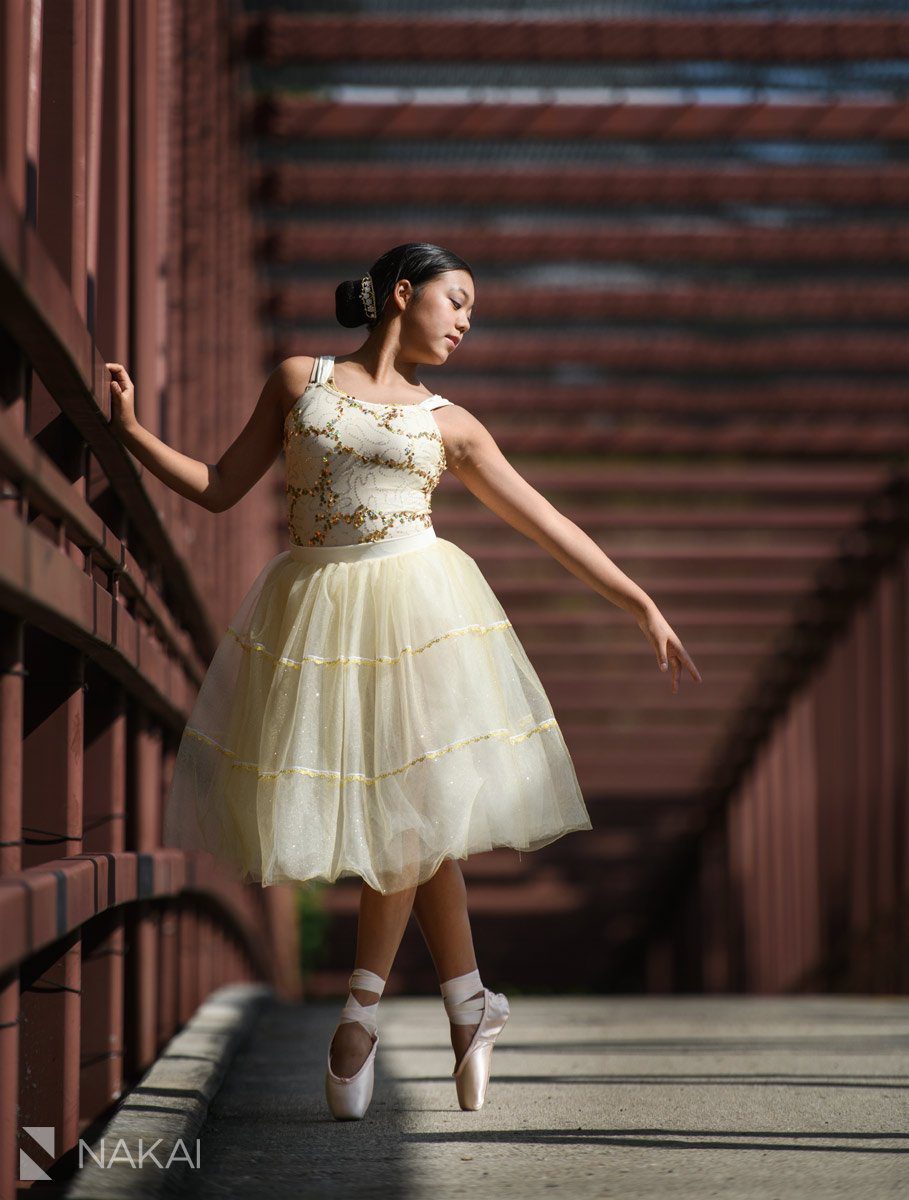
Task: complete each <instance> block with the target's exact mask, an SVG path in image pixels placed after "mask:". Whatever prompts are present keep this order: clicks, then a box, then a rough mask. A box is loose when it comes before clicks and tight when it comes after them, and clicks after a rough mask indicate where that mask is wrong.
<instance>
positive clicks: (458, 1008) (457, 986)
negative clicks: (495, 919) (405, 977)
mask: <svg viewBox="0 0 909 1200" xmlns="http://www.w3.org/2000/svg"><path fill="white" fill-rule="evenodd" d="M480 988H483V995H482V996H476V997H474V998H473V999H471V997H472V996H473V993H474V992H476V991H478V990H479V989H480ZM442 996H443V998H444V1001H445V1009H446V1011H447V1013H448V1019H449V1020H450V1021H451V1023H452V1024H453V1025H474V1024H476V1023H477V1014H478V1013H480V1016H479V1024H478V1025H477V1028H476V1031H475V1033H474V1035H473V1038H472V1039H471V1042H470V1045H469V1046H468V1047H467V1049H466V1050H465V1051H464V1054H463V1056H462V1058H461V1061H460V1062H459V1063H458V1065H457V1067H456V1068H455V1069H454V1071H452V1073H451V1074H452V1078H453V1079H454V1081H455V1087H456V1089H457V1093H458V1104H460V1106H461V1108H462V1109H463V1110H464V1111H465V1112H476V1110H477V1109H479V1108H482V1107H483V1103H484V1101H485V1100H486V1089H487V1087H488V1085H489V1068H490V1065H491V1060H492V1048H493V1046H494V1045H495V1040H496V1038H497V1037H498V1036H499V1034H500V1033H501V1032H502V1030H503V1029H504V1028H505V1022H506V1021H507V1020H508V1017H509V1013H510V1009H509V1006H508V1000H507V999H506V997H505V996H504V995H503V994H502V993H501V992H491V991H490V990H489V988H484V987H483V985H482V983H481V982H480V974H479V971H468V973H467V974H466V975H459V976H458V977H457V978H456V979H449V980H446V982H445V983H443V984H442Z"/></svg>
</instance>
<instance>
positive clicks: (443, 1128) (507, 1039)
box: [180, 996, 909, 1200]
mask: <svg viewBox="0 0 909 1200" xmlns="http://www.w3.org/2000/svg"><path fill="white" fill-rule="evenodd" d="M341 1003H342V1001H340V1000H339V1001H338V1002H336V1003H331V1004H326V1003H325V1002H322V1001H319V1002H310V1003H307V1004H305V1005H303V1006H302V1007H292V1006H287V1005H282V1004H279V1003H277V1002H275V1001H274V999H273V998H272V999H270V1000H269V1002H268V1003H266V1005H265V1006H264V1007H263V1008H261V1010H260V1012H261V1015H260V1017H259V1019H258V1021H257V1022H256V1023H255V1025H254V1026H253V1028H252V1031H251V1033H250V1034H249V1035H248V1037H247V1038H246V1041H245V1043H244V1044H243V1045H241V1047H240V1049H239V1051H238V1052H237V1053H236V1056H235V1057H234V1058H233V1061H232V1063H231V1065H230V1067H229V1069H228V1071H227V1074H226V1076H225V1079H224V1082H223V1084H222V1086H221V1088H220V1090H219V1091H218V1092H217V1094H216V1095H215V1097H214V1099H213V1101H212V1103H211V1105H210V1108H209V1110H208V1115H207V1120H206V1123H205V1125H204V1127H203V1129H202V1134H201V1160H202V1165H201V1168H200V1169H192V1170H189V1171H187V1172H186V1174H185V1175H184V1177H183V1185H182V1191H181V1193H180V1194H181V1195H182V1196H184V1197H187V1198H188V1197H193V1200H214V1198H215V1197H267V1198H268V1200H284V1198H285V1197H287V1198H288V1200H291V1198H293V1200H298V1198H309V1197H313V1198H314V1197H332V1198H338V1200H355V1198H357V1200H371V1198H372V1197H380V1196H381V1197H387V1198H390V1200H391V1198H394V1197H414V1198H422V1197H427V1198H432V1200H448V1198H450V1197H451V1198H453V1197H465V1198H468V1197H469V1198H470V1200H476V1198H478V1197H480V1198H484V1197H496V1198H498V1197H511V1196H513V1197H520V1198H522V1200H524V1198H527V1197H537V1196H551V1195H553V1194H556V1195H562V1196H566V1197H571V1198H572V1200H574V1198H579V1200H580V1198H582V1197H611V1196H614V1197H617V1198H618V1197H621V1198H622V1200H643V1198H644V1197H647V1198H650V1197H657V1196H660V1197H663V1196H666V1195H669V1196H671V1197H673V1198H674V1200H682V1198H688V1197H691V1198H692V1200H695V1198H696V1200H707V1198H708V1197H722V1198H723V1200H732V1198H737V1197H749V1198H751V1197H754V1198H755V1200H756V1198H758V1197H759V1198H760V1200H772V1198H774V1197H778V1198H779V1200H793V1198H796V1197H798V1198H801V1197H818V1198H819V1200H821V1198H823V1200H837V1198H838V1197H849V1200H865V1198H867V1200H889V1198H890V1197H893V1198H894V1200H896V1198H897V1197H900V1198H905V1197H907V1196H909V999H907V998H902V997H895V998H889V999H878V998H858V999H855V998H848V997H840V996H836V997H821V996H817V997H808V998H801V999H793V998H779V997H767V998H763V997H761V998H740V997H715V996H714V997H709V996H704V997H702V996H684V997H680V998H671V997H665V998H662V997H661V998H638V997H629V996H623V997H578V996H571V997H567V998H553V999H547V998H536V997H533V998H530V997H527V998H525V997H514V998H512V1000H511V1011H512V1015H511V1019H510V1021H509V1023H508V1025H507V1026H506V1028H505V1032H504V1033H503V1034H502V1036H501V1037H500V1039H499V1042H498V1043H497V1046H496V1050H495V1052H494V1054H493V1075H492V1079H491V1081H490V1085H489V1094H488V1097H487V1101H486V1105H485V1107H484V1108H483V1109H482V1110H480V1111H479V1112H477V1113H465V1112H461V1110H460V1109H459V1108H458V1105H457V1099H456V1096H455V1089H454V1083H453V1081H452V1080H451V1079H450V1077H449V1074H450V1072H451V1069H452V1066H453V1054H452V1051H451V1048H450V1045H449V1044H448V1042H447V1033H448V1027H447V1023H446V1021H445V1017H444V1011H443V1009H442V1004H441V1000H440V999H439V1000H436V999H434V998H433V999H427V998H413V999H408V998H399V997H388V998H385V999H383V1000H382V1002H381V1006H380V1010H379V1031H380V1043H379V1051H378V1060H377V1074H376V1087H375V1093H374V1097H373V1102H372V1106H371V1108H370V1110H369V1112H368V1114H367V1116H366V1118H365V1119H364V1120H363V1121H359V1122H338V1121H335V1120H333V1118H332V1116H331V1114H330V1112H329V1111H328V1108H327V1106H326V1103H325V1100H324V1095H323V1078H324V1071H325V1055H326V1051H327V1047H328V1042H329V1039H330V1037H331V1034H332V1031H333V1029H334V1026H335V1024H336V1022H337V1017H338V1013H339V1011H340V1007H341Z"/></svg>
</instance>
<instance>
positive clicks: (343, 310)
mask: <svg viewBox="0 0 909 1200" xmlns="http://www.w3.org/2000/svg"><path fill="white" fill-rule="evenodd" d="M445 271H467V273H468V274H469V275H470V277H471V279H473V271H471V269H470V267H469V266H468V265H467V263H466V262H464V260H463V258H459V257H458V256H457V254H453V253H452V252H451V251H450V250H445V249H444V248H443V247H442V246H434V245H433V244H432V243H431V242H405V243H404V245H403V246H395V247H394V248H393V249H391V250H387V251H386V252H385V253H384V254H383V255H382V257H381V258H377V259H376V261H375V262H374V263H373V264H372V266H371V267H370V268H369V274H370V275H371V276H372V285H373V291H374V292H375V294H376V315H375V317H369V316H367V313H366V309H365V308H364V306H363V299H362V297H361V295H360V282H361V279H362V276H361V277H360V279H345V280H344V282H343V283H339V284H338V286H337V288H336V289H335V316H336V317H337V318H338V321H339V323H340V324H341V325H343V326H344V327H345V328H346V329H354V328H356V326H357V325H367V326H368V327H369V330H370V332H371V331H372V330H373V329H375V327H376V326H377V325H378V324H379V322H380V321H381V320H382V313H383V311H384V309H385V302H386V301H387V300H388V297H389V296H390V295H391V293H392V292H393V291H394V286H395V284H396V283H397V282H398V280H399V279H409V280H410V282H411V283H412V284H413V288H414V294H415V295H417V296H419V294H420V292H421V291H422V290H423V286H424V285H425V284H427V283H429V281H430V280H431V279H435V277H436V276H437V275H442V274H443V273H444V272H445Z"/></svg>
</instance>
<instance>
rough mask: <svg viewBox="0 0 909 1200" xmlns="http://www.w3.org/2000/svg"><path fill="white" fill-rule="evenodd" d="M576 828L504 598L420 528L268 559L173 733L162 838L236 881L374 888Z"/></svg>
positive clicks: (540, 842) (547, 723)
mask: <svg viewBox="0 0 909 1200" xmlns="http://www.w3.org/2000/svg"><path fill="white" fill-rule="evenodd" d="M590 828H591V822H590V817H589V815H588V812H587V809H586V807H585V804H584V800H583V797H582V794H581V790H580V787H579V786H578V780H577V776H576V774H575V770H574V766H573V764H572V761H571V758H570V756H569V753H568V750H567V748H566V746H565V742H564V740H563V738H562V733H561V731H560V729H559V726H558V724H557V723H556V720H555V717H554V716H553V713H552V709H551V707H550V704H549V701H548V700H547V698H546V694H545V692H544V691H543V687H542V685H541V683H540V680H539V678H538V677H537V674H536V672H535V671H534V669H533V667H532V665H531V663H530V661H529V660H528V658H527V655H526V653H525V652H524V649H523V647H522V645H521V643H520V642H519V640H518V638H517V636H516V634H515V632H514V630H513V629H512V627H511V624H510V622H509V620H508V618H507V616H506V615H505V611H504V609H503V608H502V606H501V605H500V604H499V602H498V600H497V599H496V597H495V594H494V593H493V592H492V590H491V588H490V587H489V585H488V583H487V582H486V580H485V578H484V576H483V574H482V572H481V571H480V568H479V567H478V565H477V564H476V562H475V561H474V560H473V559H472V558H471V557H470V555H468V554H466V553H465V552H464V551H463V550H461V549H459V547H457V546H456V545H455V544H454V543H453V542H449V541H446V540H445V539H444V538H439V537H437V536H436V534H435V530H434V529H433V528H432V527H431V526H430V527H429V528H428V529H426V530H421V531H419V532H418V533H416V534H408V535H406V536H405V537H400V538H397V539H394V541H383V542H371V543H364V544H360V545H357V546H351V547H300V546H295V545H292V546H291V547H290V549H289V550H287V551H283V552H282V553H280V554H278V555H277V556H276V557H274V558H273V559H272V560H271V561H270V562H269V563H267V564H266V566H265V567H263V569H262V570H261V571H260V573H259V575H258V576H257V578H256V580H255V582H254V583H253V584H252V586H251V588H250V589H249V591H248V592H247V594H246V596H245V597H244V599H243V601H242V603H241V605H240V608H239V610H238V611H237V613H236V615H235V616H234V618H233V620H232V621H231V624H230V626H229V628H228V631H227V633H226V634H225V636H224V637H223V639H222V640H221V642H220V644H219V645H218V648H217V651H216V653H215V655H214V658H213V659H212V662H211V665H210V667H209V670H208V673H207V674H206V676H205V679H204V681H203V684H202V687H201V689H200V691H199V694H198V697H197V699H196V703H195V706H194V708H193V712H192V715H191V716H190V719H189V721H188V722H187V725H186V728H185V730H184V733H183V737H182V740H181V742H180V747H179V751H178V754H177V757H176V760H175V766H174V774H173V778H172V782H171V787H170V791H169V795H168V798H167V803H166V806H165V821H164V841H165V845H168V846H176V847H182V848H184V849H187V850H203V851H208V852H209V853H211V854H213V855H214V856H215V857H216V858H218V859H220V860H221V861H222V862H223V863H224V864H226V865H227V866H229V867H230V868H232V869H233V871H235V872H236V873H237V874H238V875H239V877H240V878H242V879H243V880H245V881H256V882H260V883H262V884H263V885H269V884H277V883H283V882H288V881H290V880H298V881H301V882H305V881H307V880H323V881H328V882H332V881H334V880H336V879H338V878H340V877H342V876H349V875H356V876H360V877H361V878H363V879H364V880H366V882H367V883H368V884H369V885H370V886H371V887H373V888H375V889H376V891H379V892H383V893H388V892H394V891H400V890H401V889H402V888H406V887H409V886H412V885H414V884H419V883H423V882H424V881H425V880H427V879H429V878H430V876H431V875H433V874H434V872H435V871H436V869H437V868H438V867H439V865H440V863H441V862H442V861H443V860H444V859H446V858H461V859H463V858H466V857H467V856H468V855H470V854H475V853H478V852H480V851H484V850H490V849H492V848H493V847H495V846H511V847H514V848H516V849H519V850H536V849H538V848H539V847H540V846H545V845H546V844H547V843H549V842H552V841H554V840H555V839H556V838H559V837H561V836H562V835H563V834H566V833H570V832H572V831H574V830H581V829H590Z"/></svg>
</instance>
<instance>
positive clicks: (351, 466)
mask: <svg viewBox="0 0 909 1200" xmlns="http://www.w3.org/2000/svg"><path fill="white" fill-rule="evenodd" d="M333 362H334V359H333V356H332V355H323V356H322V357H321V358H319V359H317V360H316V365H315V369H314V370H313V375H312V379H311V380H310V382H309V384H308V385H307V387H306V390H305V391H304V392H303V394H302V395H301V396H300V397H299V398H298V400H297V402H296V403H295V404H294V406H293V408H292V409H291V410H290V412H289V413H288V414H287V419H286V420H285V422H284V434H283V447H284V457H285V465H286V482H285V488H284V490H285V493H286V496H287V530H288V534H289V536H290V540H291V542H294V543H296V544H297V545H299V546H349V545H354V544H357V543H360V542H377V541H385V540H388V539H391V538H396V537H403V536H405V535H406V534H409V533H415V532H417V531H418V530H420V529H426V528H427V527H428V526H430V525H431V524H432V516H431V512H432V493H433V491H434V490H435V487H436V484H437V483H438V482H439V480H440V479H441V477H442V473H443V471H444V470H445V467H446V461H445V447H444V445H443V443H442V435H441V434H440V433H439V427H438V425H437V423H436V419H435V417H434V416H433V415H432V409H434V408H439V407H441V406H442V405H444V404H450V403H451V401H450V400H445V399H444V398H443V397H441V396H428V397H427V398H426V400H424V401H423V402H422V403H420V404H371V403H366V402H365V401H361V400H357V399H356V398H355V397H354V396H350V395H348V394H347V393H346V392H342V391H341V390H340V389H339V388H337V387H336V386H335V384H334V381H333V376H332V364H333Z"/></svg>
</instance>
